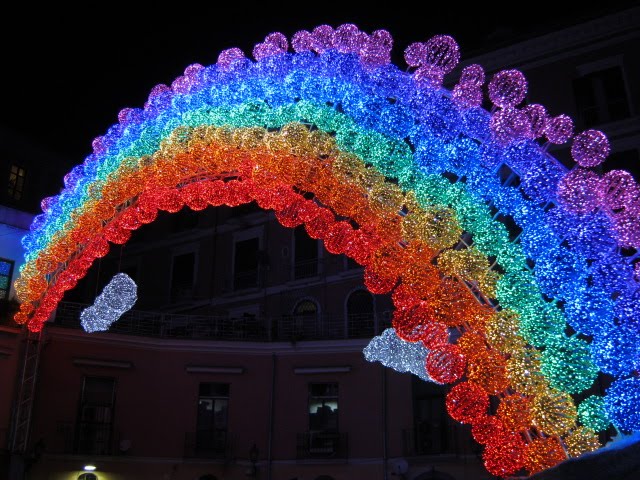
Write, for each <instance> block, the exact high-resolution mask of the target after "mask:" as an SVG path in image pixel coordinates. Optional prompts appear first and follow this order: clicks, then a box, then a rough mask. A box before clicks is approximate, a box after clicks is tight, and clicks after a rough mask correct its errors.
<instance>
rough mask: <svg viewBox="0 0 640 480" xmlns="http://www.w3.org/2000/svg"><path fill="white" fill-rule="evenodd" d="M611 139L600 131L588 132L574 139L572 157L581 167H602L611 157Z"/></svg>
mask: <svg viewBox="0 0 640 480" xmlns="http://www.w3.org/2000/svg"><path fill="white" fill-rule="evenodd" d="M610 151H611V147H610V146H609V139H608V138H607V136H606V135H605V134H604V133H602V132H601V131H600V130H586V131H584V132H581V133H579V134H578V135H576V136H575V137H574V138H573V143H572V144H571V156H572V157H573V159H574V160H575V161H576V162H577V163H578V165H580V166H581V167H585V168H589V167H595V166H597V165H600V164H601V163H602V162H604V160H605V159H606V158H607V157H608V156H609V152H610Z"/></svg>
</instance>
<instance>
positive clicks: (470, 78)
mask: <svg viewBox="0 0 640 480" xmlns="http://www.w3.org/2000/svg"><path fill="white" fill-rule="evenodd" d="M460 83H461V84H468V85H473V86H474V87H481V86H482V85H483V84H484V68H482V65H478V64H477V63H474V64H473V65H467V66H466V67H464V68H463V69H462V73H461V74H460Z"/></svg>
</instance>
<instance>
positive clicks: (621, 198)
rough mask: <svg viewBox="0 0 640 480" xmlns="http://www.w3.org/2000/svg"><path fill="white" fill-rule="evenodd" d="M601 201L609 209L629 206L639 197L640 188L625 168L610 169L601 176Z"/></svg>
mask: <svg viewBox="0 0 640 480" xmlns="http://www.w3.org/2000/svg"><path fill="white" fill-rule="evenodd" d="M602 190H603V197H604V198H603V203H604V204H605V205H606V206H607V207H609V208H610V209H611V210H619V209H623V208H627V207H630V206H631V205H632V204H633V203H634V202H637V199H638V198H639V197H640V188H638V184H637V183H636V181H635V179H634V178H633V175H631V174H630V173H629V172H627V171H626V170H611V171H609V172H607V173H605V174H604V175H603V177H602Z"/></svg>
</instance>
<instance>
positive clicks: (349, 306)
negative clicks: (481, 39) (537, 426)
mask: <svg viewBox="0 0 640 480" xmlns="http://www.w3.org/2000/svg"><path fill="white" fill-rule="evenodd" d="M638 25H640V9H639V8H632V9H629V10H627V11H624V12H620V13H616V14H612V15H609V16H605V17H602V18H598V19H593V20H591V21H589V22H587V23H584V24H580V25H574V26H571V27H568V28H565V29H563V30H560V31H556V32H552V33H548V34H545V35H542V36H539V37H536V38H532V39H530V40H527V41H523V42H520V43H516V44H514V45H511V46H508V47H505V48H501V49H498V50H494V51H491V52H487V53H483V54H479V55H478V56H476V57H473V58H469V59H466V60H465V61H464V63H463V65H462V66H464V65H466V64H471V63H480V64H481V65H483V66H484V67H485V68H486V69H487V71H488V73H489V74H491V73H493V72H495V71H497V70H500V69H505V68H518V69H520V70H522V71H523V72H524V73H525V74H526V76H527V78H528V80H529V95H528V99H527V100H528V103H544V104H545V105H547V107H548V110H549V113H550V114H551V115H557V114H560V113H565V114H568V115H570V116H572V117H573V118H574V120H575V123H576V131H580V130H584V129H587V128H597V129H600V130H602V131H604V132H605V133H606V134H607V135H608V137H609V139H610V141H611V144H612V150H613V152H614V153H613V154H612V155H611V157H610V159H609V160H608V161H607V162H606V163H605V164H604V168H605V169H607V170H610V169H614V168H623V169H626V170H630V171H631V172H632V173H634V174H635V175H636V178H637V177H638V171H639V168H640V167H639V165H640V162H639V156H638V154H639V149H640V121H639V120H640V118H639V116H638V112H640V90H639V89H638V85H640V62H638V51H640V29H638V28H637V27H638ZM553 154H554V155H555V156H557V157H558V158H559V159H560V160H562V161H564V162H566V164H567V165H569V159H570V155H569V151H568V148H562V147H561V148H556V149H555V150H553ZM5 170H6V169H5ZM14 170H15V169H14V168H13V166H11V167H9V169H8V170H6V173H7V175H8V179H9V187H8V192H9V193H10V192H11V191H13V192H14V194H15V191H16V189H17V188H18V187H19V186H20V185H24V188H26V187H27V185H28V183H26V180H23V182H24V183H20V182H21V181H20V180H19V178H28V177H25V175H24V172H23V174H22V176H21V174H20V171H19V170H16V171H14ZM21 188H22V187H21ZM12 189H13V190H12ZM0 256H2V255H0ZM118 272H124V273H127V274H128V275H129V276H131V277H132V278H133V279H134V280H135V281H136V283H137V284H138V298H139V299H138V302H137V304H136V306H135V307H134V310H132V311H130V312H128V313H127V314H125V315H124V316H123V318H121V319H120V320H119V321H118V322H117V323H116V324H115V325H114V326H113V327H112V329H111V330H110V331H109V332H108V333H97V334H86V333H84V332H83V331H82V330H81V329H79V314H80V312H81V311H82V309H83V308H85V307H86V306H87V305H88V304H91V303H92V301H93V298H95V296H96V295H97V294H98V293H100V291H101V290H102V288H103V287H104V285H105V284H106V283H107V282H108V281H109V280H110V279H111V278H112V276H113V275H114V274H115V273H118ZM392 311H393V306H392V303H391V301H390V299H389V298H388V297H385V296H373V295H371V294H370V293H369V292H367V290H366V289H365V288H364V286H363V283H362V269H361V268H360V267H358V265H356V264H354V263H353V262H352V261H350V260H349V259H347V258H346V257H344V256H335V255H331V254H329V253H328V252H326V251H325V250H324V248H323V245H322V243H321V242H319V241H316V240H312V239H311V238H309V237H308V236H307V235H306V233H305V231H304V229H303V228H296V229H285V228H283V227H281V226H280V225H279V223H278V222H277V220H276V218H275V216H274V215H273V213H269V212H264V211H261V210H259V209H258V208H257V207H255V206H254V205H253V204H249V205H246V206H242V207H236V208H227V207H219V208H216V209H211V208H209V209H207V210H204V211H202V212H191V211H187V210H182V211H181V212H179V213H177V214H173V215H169V214H164V215H160V216H159V217H158V219H157V220H156V221H155V222H153V223H152V224H149V225H147V226H145V227H143V228H141V229H139V230H138V231H136V232H135V233H134V234H133V237H132V239H131V240H130V241H129V242H128V243H127V244H126V245H125V246H122V247H121V246H114V247H113V248H112V250H111V252H110V254H109V255H108V256H107V257H105V258H103V259H102V260H101V261H100V262H98V263H96V264H94V265H93V267H92V269H91V271H90V273H89V274H88V275H87V276H86V277H85V278H84V279H83V280H82V281H81V282H80V283H79V284H78V286H77V287H76V288H75V289H74V290H73V291H71V292H68V294H67V296H66V297H65V299H64V302H63V303H62V304H61V305H60V307H59V308H58V311H57V312H56V315H55V317H54V318H52V319H51V321H50V322H49V323H48V324H47V327H46V328H45V330H44V332H43V333H42V335H41V336H38V337H37V338H34V337H33V336H29V335H27V334H26V333H25V332H23V331H21V330H20V329H19V328H18V327H16V326H15V325H12V324H11V322H10V321H8V320H6V319H5V321H4V323H3V325H2V326H1V327H0V341H1V343H0V373H1V375H2V376H1V378H5V379H14V378H15V379H16V380H15V382H13V381H12V380H9V381H7V382H6V386H7V388H4V389H3V390H2V391H1V392H0V434H2V433H3V432H4V435H2V437H0V441H2V442H4V443H0V448H4V450H5V452H6V455H5V456H4V463H5V470H6V471H7V472H11V475H20V476H23V475H24V476H26V478H29V479H52V480H53V479H55V480H71V479H74V480H75V479H83V480H90V479H95V478H99V479H101V480H112V479H113V480H120V479H127V478H141V479H144V478H154V479H155V478H162V479H167V480H168V479H171V480H183V479H184V480H187V479H188V480H191V479H202V480H211V479H218V480H221V479H239V478H247V477H255V478H263V479H264V478H266V479H273V480H293V479H297V480H303V479H304V480H328V479H335V480H343V479H365V478H366V479H369V478H381V479H387V480H388V479H391V478H398V479H400V478H405V479H408V480H426V479H428V478H455V479H462V478H465V479H467V478H478V479H482V478H490V475H489V474H488V473H486V471H484V470H483V468H482V465H481V459H480V456H479V452H480V448H479V447H478V445H477V444H475V443H474V442H473V440H472V439H471V436H470V433H469V430H468V428H466V427H465V426H463V425H459V424H457V423H455V422H453V421H452V420H451V419H450V418H449V417H448V416H447V415H446V412H445V409H444V396H445V394H446V389H445V388H444V387H440V386H437V385H433V384H429V383H425V382H423V381H421V380H419V379H418V378H417V377H414V376H412V375H410V374H408V373H404V374H401V373H397V372H395V371H393V370H390V369H387V368H385V367H382V366H381V365H380V364H377V363H369V362H367V361H366V360H365V359H364V358H363V354H362V349H363V348H364V347H365V345H366V344H367V343H368V341H369V339H371V338H372V337H373V336H374V335H378V334H380V333H381V332H382V331H383V330H384V329H385V328H388V327H389V326H390V323H391V316H392ZM29 358H31V359H32V361H31V362H30V363H29ZM34 358H35V367H36V368H33V365H34V361H33V359H34ZM25 385H26V386H25ZM21 432H22V433H21ZM25 432H26V433H25ZM20 445H22V447H23V448H22V449H20V448H18V447H20ZM12 452H13V455H12ZM89 464H92V465H94V466H95V467H96V470H95V471H94V472H93V473H92V472H87V471H85V470H83V467H84V466H85V465H89ZM91 475H94V476H93V477H92V476H91ZM10 478H11V477H10ZM14 478H21V477H19V476H15V477H14Z"/></svg>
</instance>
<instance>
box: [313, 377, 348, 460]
mask: <svg viewBox="0 0 640 480" xmlns="http://www.w3.org/2000/svg"><path fill="white" fill-rule="evenodd" d="M339 443H340V434H339V433H338V384H337V383H311V384H309V437H308V451H309V454H312V455H333V454H334V453H335V452H336V451H337V450H338V449H339Z"/></svg>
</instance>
